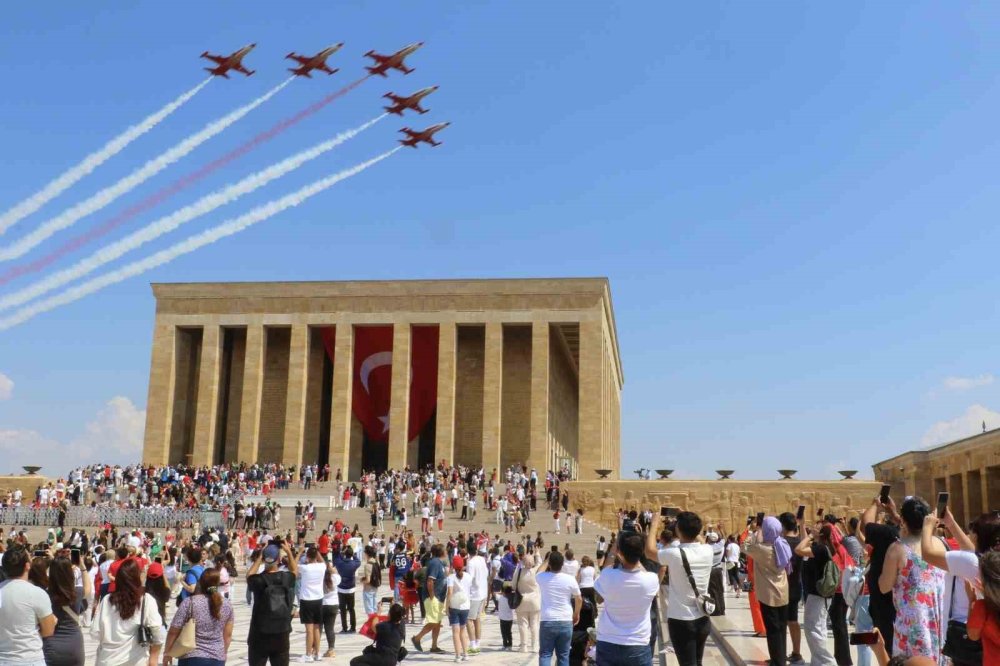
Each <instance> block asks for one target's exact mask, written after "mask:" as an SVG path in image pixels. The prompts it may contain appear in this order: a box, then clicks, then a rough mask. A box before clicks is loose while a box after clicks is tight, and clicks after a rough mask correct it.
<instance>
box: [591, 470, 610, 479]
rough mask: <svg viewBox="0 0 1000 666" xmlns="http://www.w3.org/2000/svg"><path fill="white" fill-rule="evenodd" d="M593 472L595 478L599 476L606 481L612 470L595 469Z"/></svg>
mask: <svg viewBox="0 0 1000 666" xmlns="http://www.w3.org/2000/svg"><path fill="white" fill-rule="evenodd" d="M594 471H595V472H596V473H597V476H599V477H600V478H602V479H606V478H608V477H609V476H610V475H611V472H613V471H614V470H613V469H595V470H594Z"/></svg>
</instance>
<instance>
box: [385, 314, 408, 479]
mask: <svg viewBox="0 0 1000 666" xmlns="http://www.w3.org/2000/svg"><path fill="white" fill-rule="evenodd" d="M390 401H391V402H390V404H389V468H390V469H396V470H400V469H403V468H404V467H406V452H407V451H406V449H407V446H408V445H409V441H408V439H407V438H408V437H409V433H408V430H409V416H410V325H409V324H394V325H393V327H392V396H391V398H390Z"/></svg>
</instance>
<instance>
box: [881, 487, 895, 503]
mask: <svg viewBox="0 0 1000 666" xmlns="http://www.w3.org/2000/svg"><path fill="white" fill-rule="evenodd" d="M890 490H892V486H891V485H889V484H888V483H883V484H882V492H880V493H879V494H878V501H879V503H880V504H888V503H889V491H890Z"/></svg>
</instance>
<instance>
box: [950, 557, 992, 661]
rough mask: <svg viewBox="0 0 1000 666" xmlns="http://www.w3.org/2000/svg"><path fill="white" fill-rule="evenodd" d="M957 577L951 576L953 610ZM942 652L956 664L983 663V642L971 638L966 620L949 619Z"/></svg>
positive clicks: (952, 610)
mask: <svg viewBox="0 0 1000 666" xmlns="http://www.w3.org/2000/svg"><path fill="white" fill-rule="evenodd" d="M957 579H958V576H952V578H951V605H952V608H951V609H950V611H951V612H954V607H955V581H956V580H957ZM949 614H951V613H949ZM941 653H942V654H944V656H946V657H949V658H950V659H951V660H952V662H953V663H955V664H982V663H983V644H982V642H981V641H974V640H972V639H971V638H969V632H968V629H967V628H966V626H965V622H959V621H958V620H949V621H948V631H947V633H946V634H945V639H944V649H943V650H941Z"/></svg>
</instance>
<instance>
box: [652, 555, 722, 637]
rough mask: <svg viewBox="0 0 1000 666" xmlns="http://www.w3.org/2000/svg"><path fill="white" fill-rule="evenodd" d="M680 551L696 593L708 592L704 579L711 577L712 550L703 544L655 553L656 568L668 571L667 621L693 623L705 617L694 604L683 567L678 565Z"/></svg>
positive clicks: (706, 580)
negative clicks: (692, 579)
mask: <svg viewBox="0 0 1000 666" xmlns="http://www.w3.org/2000/svg"><path fill="white" fill-rule="evenodd" d="M681 548H683V549H684V553H685V555H687V560H688V564H689V565H690V566H691V575H692V576H694V582H695V585H697V586H698V591H699V592H701V593H705V592H707V591H708V579H709V577H710V576H711V574H712V547H711V546H709V545H708V544H705V543H682V544H680V545H679V546H677V547H673V546H671V547H669V548H664V549H663V550H661V551H660V553H659V560H660V564H662V565H664V566H666V567H667V568H668V570H669V571H670V585H669V587H668V593H667V619H669V620H697V619H698V618H701V617H705V612H704V611H703V610H702V609H701V605H700V604H699V603H698V595H697V594H696V593H695V591H694V590H692V589H691V583H689V582H688V577H687V574H686V573H684V563H683V562H682V561H681Z"/></svg>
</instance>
